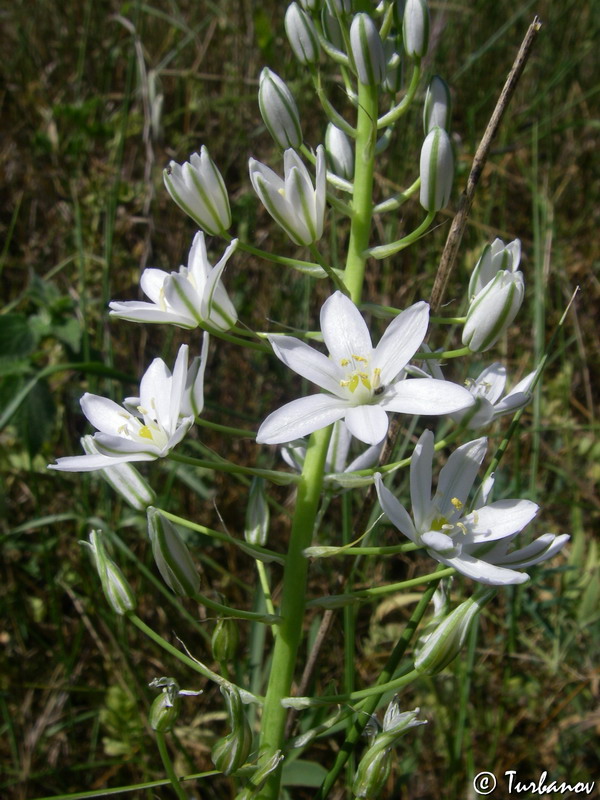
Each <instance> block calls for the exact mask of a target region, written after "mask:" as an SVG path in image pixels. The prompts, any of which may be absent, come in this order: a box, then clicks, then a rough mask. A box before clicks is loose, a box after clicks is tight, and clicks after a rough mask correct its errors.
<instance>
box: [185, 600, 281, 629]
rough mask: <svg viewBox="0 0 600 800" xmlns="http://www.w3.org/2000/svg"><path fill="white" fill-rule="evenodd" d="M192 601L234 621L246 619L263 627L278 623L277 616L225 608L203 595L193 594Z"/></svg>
mask: <svg viewBox="0 0 600 800" xmlns="http://www.w3.org/2000/svg"><path fill="white" fill-rule="evenodd" d="M194 600H195V601H196V602H197V603H199V604H200V605H201V606H206V608H210V609H211V611H216V612H217V613H218V614H222V615H223V616H224V617H233V618H234V619H248V620H250V621H251V622H262V623H263V624H265V625H277V624H278V623H279V622H280V619H279V617H278V616H275V615H272V614H257V613H256V612H255V611H242V610H241V609H239V608H231V607H230V606H225V605H223V603H217V602H216V601H215V600H211V599H210V598H208V597H206V596H205V595H203V594H195V595H194Z"/></svg>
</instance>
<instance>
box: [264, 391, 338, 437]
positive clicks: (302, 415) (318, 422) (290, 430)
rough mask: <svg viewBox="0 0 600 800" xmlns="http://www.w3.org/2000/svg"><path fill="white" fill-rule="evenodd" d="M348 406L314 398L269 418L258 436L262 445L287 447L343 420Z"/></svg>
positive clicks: (323, 397)
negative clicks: (288, 444) (283, 445)
mask: <svg viewBox="0 0 600 800" xmlns="http://www.w3.org/2000/svg"><path fill="white" fill-rule="evenodd" d="M347 409H348V406H347V404H346V403H343V402H342V401H341V400H340V399H339V398H337V397H330V396H329V395H326V394H313V395H311V396H310V397H301V398H300V399H299V400H293V401H292V402H291V403H288V404H287V405H285V406H283V407H282V408H280V409H278V410H277V411H273V413H272V414H269V416H268V417H267V418H266V420H265V421H264V422H263V424H262V425H261V426H260V428H259V430H258V433H257V435H256V441H257V442H258V443H259V444H284V443H286V442H291V441H293V440H294V439H299V438H300V437H301V436H307V435H308V434H309V433H313V432H314V431H316V430H319V429H320V428H325V427H326V426H327V425H330V424H331V423H332V422H335V421H336V420H338V419H341V418H342V417H343V416H344V415H345V413H346V411H347Z"/></svg>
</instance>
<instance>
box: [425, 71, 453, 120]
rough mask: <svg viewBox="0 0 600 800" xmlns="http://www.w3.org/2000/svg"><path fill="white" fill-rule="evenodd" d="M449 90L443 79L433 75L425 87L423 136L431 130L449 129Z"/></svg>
mask: <svg viewBox="0 0 600 800" xmlns="http://www.w3.org/2000/svg"><path fill="white" fill-rule="evenodd" d="M450 110H451V99H450V88H449V86H448V84H447V83H446V81H445V80H443V78H440V76H439V75H434V76H433V78H432V79H431V82H430V84H429V86H428V87H427V94H426V95H425V104H424V106H423V129H424V131H425V135H427V134H428V133H429V131H431V130H432V129H433V128H443V129H444V130H445V131H447V130H448V128H449V127H450Z"/></svg>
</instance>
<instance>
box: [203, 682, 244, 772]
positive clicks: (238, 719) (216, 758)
mask: <svg viewBox="0 0 600 800" xmlns="http://www.w3.org/2000/svg"><path fill="white" fill-rule="evenodd" d="M221 694H222V695H223V697H224V698H225V703H226V705H227V714H228V717H229V725H230V726H231V733H229V734H227V736H224V737H223V738H222V739H219V741H218V742H217V743H216V744H215V746H214V747H213V750H212V760H213V764H214V765H215V767H216V768H217V769H218V770H220V771H221V772H223V773H224V774H225V775H231V773H232V772H235V771H236V770H237V769H239V768H240V767H241V766H242V765H243V764H245V763H246V759H247V758H248V753H249V752H250V748H251V747H252V730H251V729H250V725H249V723H248V720H247V719H246V715H245V713H244V706H243V704H242V701H241V699H240V693H239V692H238V690H237V689H236V688H235V686H233V685H231V684H223V685H222V686H221Z"/></svg>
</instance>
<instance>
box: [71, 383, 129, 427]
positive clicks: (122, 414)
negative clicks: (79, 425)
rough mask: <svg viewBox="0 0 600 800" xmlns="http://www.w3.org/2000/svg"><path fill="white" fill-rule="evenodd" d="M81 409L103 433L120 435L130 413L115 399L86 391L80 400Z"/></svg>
mask: <svg viewBox="0 0 600 800" xmlns="http://www.w3.org/2000/svg"><path fill="white" fill-rule="evenodd" d="M80 403H81V409H82V411H83V413H84V414H85V416H86V417H87V418H88V420H89V421H90V422H91V423H92V425H93V426H94V428H97V429H98V430H99V431H102V432H103V433H110V434H114V435H118V432H119V429H120V428H122V427H123V425H124V424H125V422H126V421H127V419H128V417H129V414H128V413H127V411H125V409H124V408H123V406H120V405H118V404H117V403H115V402H114V401H113V400H109V399H108V398H106V397H100V395H97V394H90V393H89V392H86V393H85V394H84V395H83V397H82V398H81V400H80Z"/></svg>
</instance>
